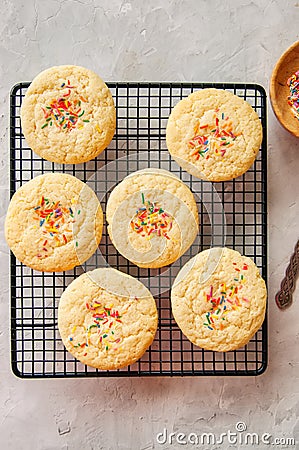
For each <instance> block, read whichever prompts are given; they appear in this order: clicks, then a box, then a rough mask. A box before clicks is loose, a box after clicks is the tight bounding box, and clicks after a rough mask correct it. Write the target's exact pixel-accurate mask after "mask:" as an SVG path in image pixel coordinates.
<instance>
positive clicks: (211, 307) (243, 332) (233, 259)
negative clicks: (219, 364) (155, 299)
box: [171, 248, 267, 352]
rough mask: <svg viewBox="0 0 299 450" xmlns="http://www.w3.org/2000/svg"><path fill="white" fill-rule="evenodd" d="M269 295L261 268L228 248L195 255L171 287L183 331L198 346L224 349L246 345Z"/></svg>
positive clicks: (261, 321) (261, 315) (176, 313)
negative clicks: (260, 271)
mask: <svg viewBox="0 0 299 450" xmlns="http://www.w3.org/2000/svg"><path fill="white" fill-rule="evenodd" d="M266 299H267V289H266V284H265V281H264V280H263V279H262V277H261V275H260V273H259V270H258V268H257V266H256V265H255V264H254V262H253V261H252V260H251V259H250V258H248V257H246V256H242V255H241V254H240V253H239V252H237V251H235V250H232V249H229V248H212V249H209V250H205V251H203V252H201V253H199V254H198V255H197V256H195V257H194V258H192V259H191V260H190V261H188V263H187V264H186V265H185V266H184V267H183V268H182V269H181V271H180V272H179V274H178V276H177V278H176V280H175V282H174V285H173V287H172V291H171V303H172V312H173V315H174V318H175V320H176V322H177V324H178V326H179V327H180V328H181V330H182V332H183V333H184V335H185V336H186V337H187V338H188V339H189V340H190V341H191V342H192V343H193V344H195V345H197V346H199V347H202V348H205V349H207V350H214V351H221V352H226V351H229V350H236V349H238V348H240V347H242V346H244V345H246V344H247V343H248V341H249V340H250V339H251V338H252V337H253V335H254V334H255V333H256V332H257V330H258V329H259V328H260V327H261V325H262V323H263V321H264V318H265V312H266Z"/></svg>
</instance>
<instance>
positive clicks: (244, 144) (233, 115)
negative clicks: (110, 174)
mask: <svg viewBox="0 0 299 450" xmlns="http://www.w3.org/2000/svg"><path fill="white" fill-rule="evenodd" d="M262 133H263V130H262V125H261V122H260V120H259V117H258V115H257V113H256V112H255V111H254V109H253V108H252V107H251V106H250V105H249V103H247V102H246V101H244V100H243V99H241V98H240V97H238V96H236V95H234V94H232V93H231V92H229V91H224V90H221V89H202V90H200V91H196V92H193V93H192V94H190V95H189V96H188V97H187V98H184V99H183V100H181V101H180V102H179V103H177V105H176V106H175V107H174V108H173V110H172V112H171V114H170V117H169V120H168V123H167V129H166V142H167V147H168V150H169V152H170V154H171V156H172V157H173V158H174V159H175V160H176V162H177V163H178V164H180V165H181V166H182V167H183V169H185V170H186V171H187V172H189V173H191V174H192V175H195V176H196V177H198V178H202V179H204V180H208V181H224V180H230V179H232V178H235V177H238V176H240V175H242V174H243V173H245V172H246V171H247V170H248V169H249V168H250V166H251V165H252V164H253V162H254V160H255V158H256V156H257V154H258V151H259V148H260V146H261V142H262V137H263V134H262Z"/></svg>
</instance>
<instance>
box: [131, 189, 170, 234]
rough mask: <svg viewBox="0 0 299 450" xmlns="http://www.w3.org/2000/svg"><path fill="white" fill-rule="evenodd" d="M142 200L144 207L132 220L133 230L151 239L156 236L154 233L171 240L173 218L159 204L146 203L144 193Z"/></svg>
mask: <svg viewBox="0 0 299 450" xmlns="http://www.w3.org/2000/svg"><path fill="white" fill-rule="evenodd" d="M141 200H142V205H144V206H142V207H141V208H139V209H138V210H137V211H136V215H135V216H134V217H133V219H132V220H131V223H130V225H131V228H132V230H133V231H135V232H136V233H138V234H140V235H141V236H147V237H148V238H149V239H151V238H152V237H153V236H154V233H155V234H156V235H157V236H163V237H165V238H166V239H170V237H169V236H168V233H169V232H170V231H171V229H172V224H173V217H172V216H171V215H170V214H168V213H167V212H166V211H164V209H163V208H161V206H159V205H158V204H157V203H152V202H150V201H149V200H147V201H145V198H144V194H143V193H141Z"/></svg>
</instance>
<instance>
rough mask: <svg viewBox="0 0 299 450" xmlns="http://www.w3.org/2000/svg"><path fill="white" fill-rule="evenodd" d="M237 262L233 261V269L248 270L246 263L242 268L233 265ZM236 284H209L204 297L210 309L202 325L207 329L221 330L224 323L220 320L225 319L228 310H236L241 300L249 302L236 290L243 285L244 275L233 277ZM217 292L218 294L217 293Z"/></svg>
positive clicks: (240, 304)
mask: <svg viewBox="0 0 299 450" xmlns="http://www.w3.org/2000/svg"><path fill="white" fill-rule="evenodd" d="M236 265H237V263H233V266H234V269H235V270H236V271H237V272H240V270H248V266H247V264H244V265H243V267H242V269H239V268H237V267H235V266H236ZM234 281H236V282H237V283H238V285H231V286H230V287H227V286H226V284H225V283H221V284H220V285H219V287H218V286H217V287H216V288H214V286H210V288H209V291H208V292H209V293H208V292H205V293H204V298H205V299H206V301H207V302H209V303H210V310H209V311H208V312H207V313H206V314H205V317H204V322H203V324H204V326H205V327H207V328H208V329H209V330H223V329H224V324H223V322H220V321H221V320H224V321H225V320H226V315H227V314H228V313H229V311H236V310H238V309H239V308H241V307H242V301H244V302H246V303H249V300H248V299H247V298H244V297H242V299H241V298H239V297H238V295H237V294H238V291H239V290H241V288H242V287H243V284H244V282H245V281H246V280H245V279H244V276H243V275H242V274H241V273H240V275H239V278H234ZM218 292H219V294H218Z"/></svg>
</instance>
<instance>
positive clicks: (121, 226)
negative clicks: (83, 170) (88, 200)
mask: <svg viewBox="0 0 299 450" xmlns="http://www.w3.org/2000/svg"><path fill="white" fill-rule="evenodd" d="M106 219H107V222H108V233H109V236H110V239H111V241H112V243H113V245H114V246H115V247H116V249H117V250H118V251H119V252H120V253H121V254H122V255H123V256H124V257H125V258H127V259H128V260H130V261H131V262H133V263H134V264H136V265H137V266H139V267H147V268H158V267H163V266H166V265H168V264H171V263H173V262H174V261H176V260H177V259H178V258H179V257H180V256H182V255H183V254H184V253H185V251H186V250H187V249H188V248H189V247H190V246H191V244H192V243H193V241H194V239H195V237H196V235H197V233H198V211H197V206H196V202H195V199H194V196H193V194H192V192H191V191H190V189H189V188H188V187H187V186H186V185H185V184H184V183H183V182H182V181H181V180H180V179H179V178H177V177H176V176H174V175H173V174H171V173H170V172H167V171H166V170H161V169H144V170H140V171H137V172H134V173H132V174H130V175H129V176H127V177H126V178H124V180H123V181H121V182H120V183H119V184H118V185H117V186H116V187H115V188H114V190H113V191H112V193H111V195H110V197H109V199H108V202H107V208H106Z"/></svg>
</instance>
